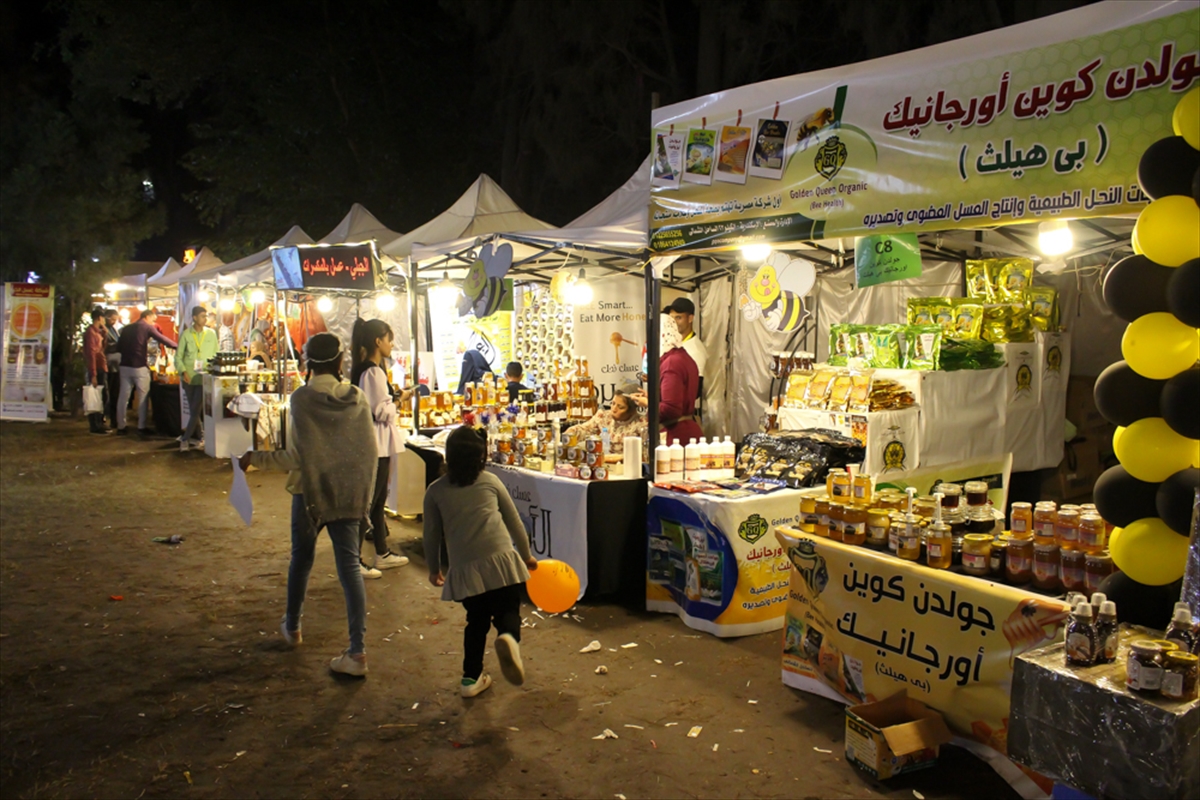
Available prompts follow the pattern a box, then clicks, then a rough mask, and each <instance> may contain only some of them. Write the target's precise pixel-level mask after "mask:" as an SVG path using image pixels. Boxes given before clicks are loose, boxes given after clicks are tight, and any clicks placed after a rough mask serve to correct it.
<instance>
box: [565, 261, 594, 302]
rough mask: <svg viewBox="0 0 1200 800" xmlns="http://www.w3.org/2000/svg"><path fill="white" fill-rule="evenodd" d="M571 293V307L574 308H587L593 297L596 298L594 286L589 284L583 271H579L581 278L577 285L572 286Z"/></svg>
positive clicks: (578, 279) (576, 282) (576, 281)
mask: <svg viewBox="0 0 1200 800" xmlns="http://www.w3.org/2000/svg"><path fill="white" fill-rule="evenodd" d="M569 291H570V294H571V305H573V306H586V305H587V304H588V303H590V302H592V297H593V296H594V293H593V292H592V285H591V284H590V283H588V282H587V278H585V277H584V274H583V270H582V269H580V270H579V277H578V278H577V279H576V280H575V283H573V284H571V288H570V290H569Z"/></svg>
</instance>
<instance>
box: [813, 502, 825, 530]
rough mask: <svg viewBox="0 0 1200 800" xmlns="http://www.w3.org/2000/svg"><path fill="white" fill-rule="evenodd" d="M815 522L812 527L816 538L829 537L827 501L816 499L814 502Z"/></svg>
mask: <svg viewBox="0 0 1200 800" xmlns="http://www.w3.org/2000/svg"><path fill="white" fill-rule="evenodd" d="M816 510H817V521H816V523H815V524H814V525H813V533H814V534H815V535H817V536H824V537H828V536H829V500H828V499H827V498H818V499H817V502H816Z"/></svg>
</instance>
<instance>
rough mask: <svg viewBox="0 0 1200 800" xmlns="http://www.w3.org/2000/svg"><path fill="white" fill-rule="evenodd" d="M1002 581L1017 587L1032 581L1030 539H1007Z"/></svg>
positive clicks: (1031, 547) (1031, 546) (1031, 548)
mask: <svg viewBox="0 0 1200 800" xmlns="http://www.w3.org/2000/svg"><path fill="white" fill-rule="evenodd" d="M1004 579H1005V580H1006V581H1008V582H1009V583H1013V584H1018V585H1019V584H1022V583H1029V582H1030V581H1031V580H1033V540H1032V539H1016V538H1013V539H1009V541H1008V552H1007V553H1006V554H1005V562H1004Z"/></svg>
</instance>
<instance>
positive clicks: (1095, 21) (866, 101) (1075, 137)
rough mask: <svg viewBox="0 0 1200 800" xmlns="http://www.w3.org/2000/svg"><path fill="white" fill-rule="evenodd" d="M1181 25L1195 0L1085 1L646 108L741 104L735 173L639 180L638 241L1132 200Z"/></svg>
mask: <svg viewBox="0 0 1200 800" xmlns="http://www.w3.org/2000/svg"><path fill="white" fill-rule="evenodd" d="M1197 41H1200V14H1197V13H1196V6H1195V4H1194V3H1188V2H1161V3H1099V4H1094V5H1090V6H1087V7H1085V8H1079V9H1074V10H1070V11H1066V12H1063V13H1061V14H1055V15H1052V16H1048V17H1044V18H1041V19H1037V20H1034V21H1031V22H1028V23H1023V24H1021V25H1015V26H1011V27H1008V28H1002V29H999V30H995V31H991V32H988V33H984V34H980V35H979V36H974V37H968V38H965V39H959V40H955V41H950V42H944V43H942V44H938V45H934V46H932V47H927V48H922V49H920V50H915V51H911V52H907V53H900V54H898V55H894V56H889V57H888V58H887V59H886V60H879V61H867V62H862V63H859V64H851V65H848V66H845V67H837V68H833V69H828V70H822V71H819V72H813V73H808V74H802V75H793V76H789V77H784V78H779V79H776V80H771V81H764V82H762V83H757V84H753V85H749V86H742V87H738V88H735V89H730V90H727V91H723V92H721V93H719V94H714V95H708V96H705V97H698V98H693V99H690V100H686V101H683V102H680V103H676V104H674V105H670V106H664V107H662V108H658V109H655V110H654V112H653V113H652V129H653V131H654V132H655V134H654V135H655V136H657V135H658V134H660V133H666V132H667V131H670V130H689V129H695V128H700V127H706V126H712V127H713V128H714V129H717V130H719V129H721V127H722V126H723V125H732V124H735V123H736V121H737V120H738V118H739V114H742V113H746V114H749V115H750V118H751V119H755V120H756V122H755V125H754V128H755V133H754V140H753V142H752V143H751V153H750V164H749V167H748V177H747V179H746V181H745V183H744V184H741V183H731V182H726V181H723V180H718V181H715V182H711V183H710V181H708V180H703V181H694V180H690V179H687V182H685V183H683V184H682V185H679V186H678V187H677V188H670V187H665V186H661V185H660V186H654V187H652V189H651V194H650V210H649V215H650V242H651V249H653V250H655V251H657V252H660V253H662V252H668V251H680V250H702V249H732V248H735V247H739V246H741V245H744V244H747V243H751V242H795V241H800V240H808V239H816V240H820V239H834V238H843V237H853V236H868V235H872V234H880V233H921V232H925V231H939V230H949V229H970V228H978V227H981V226H986V227H993V226H997V225H1005V224H1011V223H1037V222H1041V221H1044V220H1047V219H1062V218H1086V217H1106V216H1117V215H1136V214H1137V213H1138V212H1139V211H1141V209H1142V208H1144V207H1145V206H1146V204H1147V203H1148V202H1149V198H1148V197H1147V196H1146V195H1145V194H1144V193H1143V192H1142V191H1141V189H1140V188H1139V186H1138V182H1137V167H1138V161H1139V160H1140V159H1141V156H1142V154H1143V153H1144V152H1146V149H1147V148H1148V147H1149V146H1150V145H1151V144H1153V143H1154V142H1156V141H1158V140H1159V139H1162V138H1165V137H1169V136H1172V135H1173V131H1172V125H1171V116H1172V113H1173V111H1174V109H1175V106H1176V104H1177V103H1178V102H1179V99H1180V98H1181V97H1183V95H1184V94H1185V93H1186V92H1187V91H1189V90H1190V89H1191V88H1192V87H1194V86H1196V85H1197V82H1198V81H1200V48H1198V47H1197ZM787 120H792V121H793V122H792V123H791V124H790V125H789V123H788V122H787ZM651 142H652V143H653V139H652V140H651ZM689 144H690V142H689ZM705 174H707V171H706V172H705ZM719 174H720V173H719V172H718V175H719Z"/></svg>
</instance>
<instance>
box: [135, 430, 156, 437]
mask: <svg viewBox="0 0 1200 800" xmlns="http://www.w3.org/2000/svg"><path fill="white" fill-rule="evenodd" d="M138 433H139V434H140V435H142V436H147V437H149V436H153V435H154V428H138Z"/></svg>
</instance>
